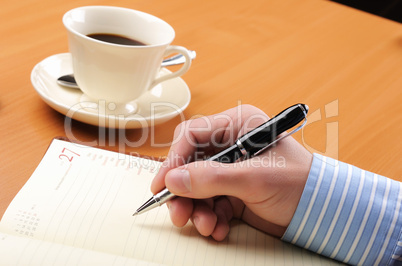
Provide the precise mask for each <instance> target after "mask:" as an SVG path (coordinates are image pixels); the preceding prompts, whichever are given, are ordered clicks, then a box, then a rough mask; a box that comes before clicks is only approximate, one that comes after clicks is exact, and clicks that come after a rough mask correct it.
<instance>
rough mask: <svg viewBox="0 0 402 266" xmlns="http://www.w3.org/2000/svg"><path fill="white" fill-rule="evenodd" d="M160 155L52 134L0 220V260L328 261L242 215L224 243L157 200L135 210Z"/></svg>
mask: <svg viewBox="0 0 402 266" xmlns="http://www.w3.org/2000/svg"><path fill="white" fill-rule="evenodd" d="M159 167H160V162H157V161H153V160H149V159H144V158H139V157H134V156H129V155H124V154H119V153H115V152H110V151H105V150H101V149H97V148H91V147H87V146H82V145H78V144H75V143H71V142H67V141H63V140H58V139H55V140H53V141H52V143H51V145H50V147H49V148H48V150H47V152H46V154H45V156H44V157H43V159H42V161H41V163H40V164H39V166H38V167H37V169H36V170H35V172H34V173H33V174H32V176H31V178H30V179H29V180H28V182H27V183H26V184H25V185H24V187H23V188H22V189H21V190H20V192H19V193H18V194H17V196H16V197H15V198H14V200H13V201H12V203H11V204H10V206H9V207H8V209H7V211H6V213H5V214H4V216H3V218H2V220H1V222H0V264H2V265H27V264H30V265H35V264H40V265H60V264H62V265H90V264H92V265H143V264H145V265H152V264H167V265H208V266H209V265H301V264H303V265H331V264H336V263H334V262H333V261H331V260H328V259H326V258H323V257H320V256H318V255H315V254H312V253H310V252H308V251H305V250H302V249H300V248H297V247H294V246H291V245H290V244H287V243H284V242H282V241H280V240H279V239H276V238H274V237H271V236H269V235H267V234H264V233H262V232H260V231H258V230H256V229H254V228H252V227H250V226H248V225H246V224H244V223H242V222H240V221H234V222H233V224H232V227H231V231H230V235H229V236H228V237H227V239H226V240H225V241H223V242H216V241H214V240H213V239H211V238H206V237H202V236H200V235H199V234H198V233H197V231H196V230H195V229H194V227H193V226H192V225H191V224H190V223H189V224H187V225H186V226H185V227H183V228H176V227H174V226H172V224H171V222H170V219H169V215H168V211H167V208H166V207H165V206H162V207H160V208H156V209H153V210H152V211H149V212H147V213H145V214H142V215H138V216H135V217H133V216H132V214H133V213H134V211H135V209H136V208H137V207H138V206H139V205H141V204H142V203H143V202H144V201H145V200H147V199H148V198H149V197H150V196H151V192H150V190H149V186H150V182H151V180H152V178H153V176H154V175H155V173H156V172H157V171H158V168H159Z"/></svg>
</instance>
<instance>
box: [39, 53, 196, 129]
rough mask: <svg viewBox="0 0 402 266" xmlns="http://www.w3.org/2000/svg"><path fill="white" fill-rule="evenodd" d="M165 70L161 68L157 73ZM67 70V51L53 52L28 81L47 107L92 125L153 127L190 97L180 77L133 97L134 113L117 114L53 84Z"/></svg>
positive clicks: (175, 112)
mask: <svg viewBox="0 0 402 266" xmlns="http://www.w3.org/2000/svg"><path fill="white" fill-rule="evenodd" d="M169 72H170V71H169V70H167V69H165V68H162V69H161V72H160V73H161V74H164V73H169ZM69 73H73V69H72V63H71V54H69V53H64V54H57V55H53V56H50V57H48V58H46V59H44V60H43V61H41V62H40V63H38V64H37V65H36V66H35V67H34V68H33V70H32V73H31V82H32V84H33V86H34V88H35V90H36V91H37V92H38V94H39V95H40V97H41V98H42V99H43V100H44V101H45V102H46V103H47V104H48V105H49V106H50V107H52V108H53V109H55V110H56V111H58V112H60V113H62V114H64V115H66V116H68V117H71V118H72V119H75V120H78V121H81V122H84V123H87V124H91V125H95V126H102V127H113V128H125V129H129V128H141V127H149V126H154V125H157V124H161V123H163V122H166V121H167V120H169V119H172V118H173V117H175V116H177V115H179V114H180V113H182V112H183V110H184V109H186V108H187V106H188V104H189V103H190V99H191V94H190V90H189V88H188V86H187V84H186V83H185V82H184V81H183V80H182V79H181V78H174V79H170V80H167V81H165V82H162V83H161V84H159V85H157V86H155V87H154V88H152V89H151V90H149V91H147V92H145V93H144V94H143V95H141V97H140V98H138V99H136V100H135V103H136V104H137V106H138V110H137V111H136V113H134V114H119V115H117V114H116V113H115V112H113V111H110V112H108V109H109V108H111V109H112V108H113V107H108V106H105V105H106V103H105V102H102V101H99V102H92V103H89V104H90V105H89V106H92V107H89V108H88V105H86V107H84V106H83V105H82V103H80V99H81V98H82V96H83V93H82V92H81V91H80V90H77V89H70V88H65V87H62V86H60V85H58V84H57V83H56V80H57V78H58V77H60V76H62V75H65V74H69ZM86 104H88V103H86ZM102 105H103V108H101V107H102ZM98 107H99V108H98ZM101 110H103V111H101ZM105 110H106V111H105Z"/></svg>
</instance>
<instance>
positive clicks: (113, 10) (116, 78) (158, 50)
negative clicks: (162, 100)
mask: <svg viewBox="0 0 402 266" xmlns="http://www.w3.org/2000/svg"><path fill="white" fill-rule="evenodd" d="M63 23H64V25H65V27H66V28H67V32H68V41H69V49H70V52H71V55H72V62H73V70H74V75H75V78H76V81H77V83H78V85H79V87H80V88H81V90H82V91H83V93H84V94H85V95H86V96H88V97H89V98H90V99H93V100H98V101H99V100H102V101H105V102H107V103H114V104H116V105H125V104H127V103H128V102H131V101H133V100H135V99H137V98H138V97H139V96H141V94H143V93H144V92H145V91H147V90H149V89H151V88H152V87H154V86H155V85H157V84H158V83H160V82H163V81H165V80H168V79H172V78H176V77H179V76H181V75H183V74H184V73H185V72H187V70H188V69H189V68H190V65H191V58H190V53H189V51H188V50H187V49H186V48H184V47H181V46H173V45H170V44H171V42H172V41H173V39H174V37H175V32H174V29H173V28H172V27H171V26H170V25H169V24H168V23H166V22H165V21H163V20H161V19H159V18H157V17H155V16H152V15H150V14H147V13H144V12H140V11H136V10H132V9H127V8H121V7H111V6H86V7H79V8H75V9H72V10H70V11H68V12H67V13H66V14H65V15H64V17H63ZM96 33H99V34H101V33H103V34H114V35H120V36H124V37H127V38H130V39H134V40H136V41H140V42H142V43H144V44H145V45H142V46H133V45H120V44H114V43H110V42H104V41H99V40H96V39H94V38H91V37H88V36H87V35H89V34H96ZM172 53H179V54H182V55H184V57H185V58H186V62H185V63H184V64H183V66H182V67H181V68H180V69H179V70H177V71H175V72H172V73H168V74H165V75H162V76H160V77H158V74H159V72H160V68H161V63H162V60H163V58H164V57H165V56H167V55H168V54H172ZM132 111H133V109H132Z"/></svg>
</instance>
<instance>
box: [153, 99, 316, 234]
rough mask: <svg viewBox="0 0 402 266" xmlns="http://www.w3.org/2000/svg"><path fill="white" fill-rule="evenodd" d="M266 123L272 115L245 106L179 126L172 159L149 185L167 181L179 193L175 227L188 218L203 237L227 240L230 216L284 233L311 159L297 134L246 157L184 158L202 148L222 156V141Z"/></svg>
mask: <svg viewBox="0 0 402 266" xmlns="http://www.w3.org/2000/svg"><path fill="white" fill-rule="evenodd" d="M240 111H241V112H240ZM239 115H240V117H239ZM228 118H229V119H228ZM266 121H268V117H267V116H266V115H265V114H264V113H263V112H262V111H261V110H259V109H257V108H255V107H252V106H248V105H246V106H239V107H237V108H233V109H230V110H227V111H225V112H223V113H221V114H217V115H212V116H208V117H203V118H199V119H195V120H191V121H187V122H184V123H182V124H181V125H179V126H178V127H177V129H176V131H175V139H174V141H173V145H172V147H171V149H170V151H169V154H168V158H167V160H166V161H165V162H164V164H163V166H162V168H161V170H160V171H159V173H158V174H157V175H156V177H155V179H154V180H153V183H152V187H151V189H152V191H153V193H155V194H156V193H158V192H160V191H162V190H163V189H164V187H165V185H166V187H167V189H168V190H169V191H170V192H171V193H173V194H174V195H176V196H180V197H176V198H174V199H171V200H170V201H168V202H167V205H168V207H169V211H170V216H171V219H172V222H173V223H174V224H175V225H176V226H184V225H185V224H186V223H187V221H188V220H189V219H190V220H191V221H192V222H193V223H194V225H195V227H196V228H197V230H198V231H199V232H200V233H201V234H202V235H205V236H209V235H211V236H212V237H214V238H215V239H216V240H223V239H224V238H225V237H226V235H227V234H228V232H229V222H230V220H231V219H233V218H238V219H242V220H244V221H245V222H246V223H249V224H250V225H252V226H255V227H257V228H259V229H261V230H263V231H265V232H267V233H270V234H274V235H277V236H281V235H282V234H283V232H284V230H285V229H286V227H287V225H288V224H289V222H290V220H291V218H292V216H293V213H294V211H295V209H296V207H297V203H298V201H299V199H300V196H301V193H302V190H303V187H304V183H305V181H306V179H307V176H308V171H309V168H310V164H311V159H312V155H311V154H310V153H309V152H308V151H307V150H305V149H304V148H303V147H302V146H301V145H300V144H299V143H297V142H296V141H295V140H294V139H293V138H291V137H287V138H284V139H283V140H281V141H280V142H278V143H276V145H275V146H274V147H271V148H270V149H267V150H265V151H263V152H261V153H260V154H259V155H257V156H254V157H252V158H249V159H248V160H246V161H238V162H235V163H230V164H221V163H220V162H217V161H207V162H206V161H196V162H191V163H188V164H185V163H186V162H187V161H186V160H185V159H186V158H194V155H195V154H198V153H199V152H204V153H205V154H206V155H209V156H213V155H217V154H219V152H222V148H221V149H219V150H217V148H216V147H218V146H219V144H228V143H234V142H235V140H236V139H237V138H238V137H240V136H242V135H244V134H245V133H246V132H248V131H249V130H250V129H251V128H255V127H258V126H259V125H261V124H263V123H264V122H266ZM206 128H207V129H208V130H205V129H206ZM233 132H236V133H237V134H233ZM272 141H273V140H270V142H272ZM227 146H230V145H227ZM263 146H264V145H263ZM265 146H267V145H266V144H265ZM244 148H246V147H244ZM243 152H244V151H243ZM252 152H253V153H255V151H252ZM178 158H179V159H178ZM180 158H182V159H184V160H181V159H180ZM275 160H276V161H275ZM184 164H185V165H184Z"/></svg>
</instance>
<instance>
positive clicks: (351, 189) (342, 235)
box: [282, 154, 402, 265]
mask: <svg viewBox="0 0 402 266" xmlns="http://www.w3.org/2000/svg"><path fill="white" fill-rule="evenodd" d="M401 188H402V186H401V183H400V182H397V181H395V180H391V179H389V178H386V177H383V176H380V175H376V174H373V173H371V172H368V171H364V170H361V169H359V168H357V167H355V166H352V165H349V164H346V163H343V162H339V161H337V160H334V159H331V158H328V157H325V156H321V155H318V154H314V159H313V163H312V166H311V169H310V174H309V177H308V179H307V183H306V186H305V188H304V191H303V194H302V197H301V199H300V202H299V205H298V207H297V209H296V212H295V214H294V216H293V218H292V221H291V222H290V225H289V226H288V229H287V230H286V232H285V234H284V235H283V237H282V239H283V240H284V241H287V242H290V243H293V244H295V245H297V246H300V247H303V248H306V249H308V250H311V251H313V252H316V253H318V254H322V255H324V256H327V257H330V258H332V259H335V260H338V261H342V262H344V263H348V264H352V265H402V239H401V228H402V211H401V210H402V208H401V202H402V189H401Z"/></svg>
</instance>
